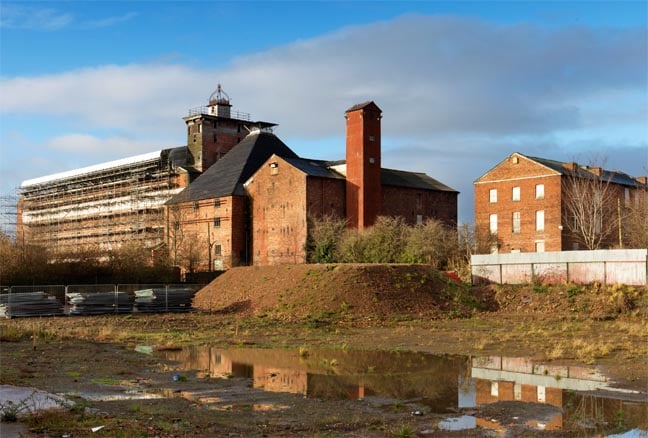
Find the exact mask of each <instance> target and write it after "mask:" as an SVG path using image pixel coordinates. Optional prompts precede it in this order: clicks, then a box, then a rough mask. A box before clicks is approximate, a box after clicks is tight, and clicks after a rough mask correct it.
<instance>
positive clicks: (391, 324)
mask: <svg viewBox="0 0 648 438" xmlns="http://www.w3.org/2000/svg"><path fill="white" fill-rule="evenodd" d="M295 269H296V268H293V267H291V268H289V269H287V271H291V270H292V271H293V272H292V274H291V275H292V276H293V277H291V280H290V281H288V280H285V278H284V281H283V282H282V281H281V279H276V278H274V277H272V276H271V275H272V274H270V272H265V273H259V272H254V271H253V270H248V273H247V274H250V273H252V274H253V275H248V276H249V277H253V278H255V281H254V282H252V283H253V284H254V285H255V286H248V287H245V286H242V285H241V284H242V281H243V280H242V279H241V278H243V277H245V275H244V273H243V272H241V271H239V272H234V273H233V274H232V277H231V278H230V279H229V280H228V279H227V278H226V277H225V276H221V277H220V278H219V279H217V280H216V281H215V282H214V283H212V285H210V286H209V287H208V288H207V289H205V290H204V291H201V292H200V293H199V295H198V296H197V302H196V305H197V307H199V308H201V309H202V310H199V311H195V312H191V313H187V314H148V315H143V314H129V315H98V316H92V317H90V316H88V317H51V318H21V319H13V320H2V321H0V329H1V332H0V341H1V342H0V354H1V355H0V359H1V367H0V384H5V385H17V386H28V387H34V388H38V389H42V390H46V391H49V392H52V393H56V394H62V395H64V396H65V397H66V398H68V399H69V400H71V401H73V402H76V405H72V404H70V405H69V406H67V407H66V408H65V409H62V410H59V411H57V412H55V413H47V412H46V413H40V414H37V415H32V416H23V418H22V419H21V421H22V422H23V424H25V425H26V427H27V429H28V432H26V435H25V436H71V437H78V436H111V437H113V436H160V437H162V436H164V437H171V436H177V437H180V436H183V437H193V436H369V437H371V436H417V435H420V436H424V435H432V436H491V435H492V432H491V431H489V430H488V429H481V428H478V429H474V430H469V431H466V430H464V431H459V432H450V431H440V430H438V428H437V426H438V423H439V421H441V420H442V419H443V418H445V417H447V415H440V414H433V413H430V412H426V411H425V409H424V408H423V407H421V406H418V405H417V404H416V402H415V401H412V402H411V403H407V402H405V403H403V402H398V403H389V402H387V403H377V402H375V401H372V402H369V401H358V400H348V401H326V400H316V399H308V398H304V397H303V396H300V395H296V394H288V393H266V392H262V391H260V390H255V389H254V388H251V381H250V379H248V378H238V377H233V378H229V379H217V378H209V377H207V378H206V377H204V376H200V375H198V374H196V373H195V372H192V371H182V374H181V375H180V377H179V378H178V376H179V372H178V369H179V368H178V364H177V363H174V362H171V361H167V360H164V359H162V357H161V353H160V352H158V351H164V350H174V349H178V348H181V347H183V346H188V345H201V344H204V345H206V344H209V345H214V346H218V347H223V348H232V347H237V348H246V347H251V346H254V347H260V348H271V347H272V348H275V347H280V348H287V349H299V348H301V349H313V348H330V349H370V350H386V351H419V352H429V353H439V354H465V355H476V356H487V355H495V354H497V355H507V356H515V357H521V356H525V357H531V358H535V359H538V360H543V361H548V362H553V363H567V364H569V363H586V364H596V365H599V366H600V367H601V368H602V369H603V370H604V372H605V373H606V374H607V375H608V376H609V377H611V378H612V379H613V380H615V381H618V382H620V385H621V386H622V387H628V388H637V387H640V388H644V389H646V386H647V385H648V366H647V362H646V360H647V358H648V342H647V340H648V339H647V333H648V323H647V322H646V318H645V316H646V308H648V305H647V302H646V292H645V290H635V289H628V288H620V287H617V288H614V289H612V288H607V289H605V288H601V287H594V288H581V287H575V286H570V285H564V286H561V287H555V288H554V287H546V286H528V287H526V288H482V289H479V290H475V289H471V288H469V287H467V286H465V285H457V284H456V283H455V282H454V280H452V279H449V278H448V277H446V276H443V275H440V274H438V273H436V274H433V273H431V272H420V271H418V270H415V271H411V270H410V271H408V272H409V273H408V272H406V271H400V270H398V269H399V268H396V270H394V268H389V270H388V271H387V273H382V274H376V273H375V272H373V271H371V269H373V268H363V269H364V272H365V273H367V272H368V273H369V274H367V275H365V274H358V273H357V272H355V273H348V272H345V275H344V277H345V278H348V277H349V276H350V275H351V276H353V277H352V279H353V281H351V282H350V283H349V285H348V286H344V285H341V282H342V281H343V280H341V279H340V278H339V277H336V279H335V282H337V284H336V283H328V282H325V281H324V278H325V277H326V276H327V275H328V274H329V273H335V274H336V275H337V274H339V268H326V267H325V268H324V271H318V272H319V273H318V272H314V271H313V270H312V269H311V270H308V271H303V272H301V273H300V274H299V275H297V278H296V279H295V278H294V276H295V275H296V274H295V273H294V270H295ZM299 269H301V268H299ZM318 269H319V268H318ZM345 269H346V268H345ZM233 271H236V270H233ZM336 271H338V272H337V273H336ZM307 272H309V273H307ZM285 275H288V274H285ZM381 275H382V277H380V276H381ZM376 277H380V278H382V280H381V281H380V282H379V283H376V282H375V281H376V280H375V278H376ZM275 281H276V282H278V283H277V284H280V285H281V286H278V285H277V284H273V285H272V286H269V283H272V282H275ZM309 281H314V282H315V283H316V285H317V287H315V286H313V284H311V283H309ZM228 282H229V283H228ZM425 283H429V284H432V285H434V287H433V288H428V289H413V288H414V284H417V285H424V284H425ZM345 284H346V283H345ZM361 284H366V285H367V287H365V288H362V292H361V293H362V294H366V295H365V298H364V299H358V298H356V297H355V296H353V295H352V290H353V288H354V287H356V288H357V287H358V285H361ZM264 285H265V286H264ZM397 285H398V286H397ZM279 287H280V289H277V288H279ZM417 287H418V286H417ZM317 289H321V291H320V292H318V293H316V295H313V296H316V297H317V298H313V299H312V302H313V303H314V304H313V305H312V306H310V307H309V305H308V303H309V300H308V294H310V293H311V292H308V293H306V291H312V290H314V291H317ZM347 289H348V290H347ZM270 290H275V291H276V292H275V293H274V294H272V293H270V292H269V291H270ZM297 290H302V291H304V293H301V294H299V296H297V297H295V295H296V292H295V291H297ZM327 290H328V291H331V290H335V291H337V292H336V293H335V294H329V295H326V294H323V293H322V291H327ZM225 291H229V292H228V293H226V292H225ZM343 291H344V292H343ZM399 291H400V293H398V292H399ZM422 294H427V296H426V297H423V298H422V297H421V295H422ZM405 295H409V297H406V298H408V299H404V298H403V296H405ZM272 296H274V297H275V298H273V299H271V298H268V297H272ZM279 296H281V297H279ZM291 296H292V297H293V298H292V299H291V298H290V297H291ZM413 297H414V299H412V298H413ZM201 301H202V302H201ZM408 302H410V303H409V304H408ZM412 302H413V303H412ZM315 303H317V304H315ZM137 346H149V347H151V349H152V350H153V351H152V353H151V354H146V352H145V353H142V352H138V351H136V349H139V350H140V351H145V350H142V348H141V347H140V348H137ZM174 375H175V376H176V378H175V379H174ZM197 392H200V393H201V394H203V395H204V394H217V396H216V395H214V397H217V398H218V399H219V400H218V403H217V404H216V405H214V404H212V403H209V402H205V400H208V399H209V397H200V399H201V400H202V401H198V397H191V394H196V393H197ZM124 393H129V394H131V397H130V398H129V399H125V400H123V399H122V400H120V398H123V394H124ZM111 394H112V395H114V397H112V398H113V399H112V400H109V398H110V397H108V396H109V395H111ZM93 395H94V396H93ZM187 395H189V396H187ZM80 396H83V397H80ZM144 397H160V398H144ZM214 401H215V400H214ZM215 406H221V407H222V406H231V408H226V409H223V408H217V407H215ZM237 406H240V408H239V407H237ZM255 406H256V407H255ZM268 406H270V408H264V407H268ZM489 409H490V410H491V411H492V412H485V413H484V415H489V416H490V417H492V419H493V420H495V421H497V420H498V415H499V416H500V417H501V418H500V419H501V421H506V418H507V417H506V412H505V411H506V410H502V411H501V412H500V413H499V414H498V413H497V412H498V411H497V410H496V409H493V406H491V407H490V408H489ZM417 411H419V412H420V413H422V414H423V415H414V414H413V413H416V412H417ZM473 411H474V410H473ZM472 413H474V412H472ZM456 414H457V415H459V414H461V412H456ZM522 419H523V418H522ZM509 421H510V419H509ZM99 426H104V427H103V428H102V429H100V430H98V431H97V432H92V428H93V427H99ZM642 427H643V428H648V425H646V424H644V425H643V426H642ZM510 432H511V433H512V434H513V436H516V435H518V436H527V435H528V434H529V430H527V429H525V428H524V427H523V425H521V426H519V427H518V426H515V427H512V428H510ZM23 433H25V432H24V429H23ZM538 433H540V432H537V431H534V432H533V434H534V435H535V434H538ZM543 434H544V435H547V436H571V435H572V434H573V432H565V431H563V432H561V431H545V432H543ZM3 438H4V437H3Z"/></svg>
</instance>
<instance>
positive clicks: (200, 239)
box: [167, 196, 249, 272]
mask: <svg viewBox="0 0 648 438" xmlns="http://www.w3.org/2000/svg"><path fill="white" fill-rule="evenodd" d="M247 203H248V200H247V198H246V197H244V196H228V197H221V198H210V199H203V200H200V201H190V202H183V203H178V204H175V205H172V206H169V207H168V208H167V228H168V233H167V245H168V247H169V251H170V254H171V258H172V262H173V264H174V265H183V266H189V268H188V269H189V270H190V271H194V272H198V271H211V270H220V269H228V268H231V267H234V266H239V265H241V264H243V265H244V264H246V257H247V254H248V249H247V246H246V244H247V241H248V240H249V239H248V238H247V237H246V233H247V229H246V225H247V223H248V220H247V217H248V213H247Z"/></svg>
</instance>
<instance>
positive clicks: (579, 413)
mask: <svg viewBox="0 0 648 438" xmlns="http://www.w3.org/2000/svg"><path fill="white" fill-rule="evenodd" d="M472 377H473V380H474V382H475V390H476V397H475V401H476V404H477V405H484V404H488V403H494V402H498V401H520V402H527V403H543V404H548V405H553V406H556V407H558V408H560V409H562V410H563V414H557V415H555V416H554V417H552V418H551V420H550V421H548V422H545V423H542V424H536V425H534V426H536V427H538V428H542V429H547V430H556V429H563V428H564V426H565V424H564V422H568V421H574V420H577V419H584V418H591V419H595V420H599V421H601V422H608V423H612V422H613V421H618V416H619V415H627V416H629V417H636V418H637V419H640V418H648V416H646V414H648V412H646V411H647V410H648V404H646V403H645V400H633V399H634V398H636V397H633V395H636V392H634V391H621V390H618V389H614V390H612V388H609V385H608V383H607V379H606V377H605V376H603V375H602V374H600V373H599V372H598V371H597V370H596V369H595V368H588V367H582V366H565V365H547V364H538V363H535V362H533V361H531V360H530V359H527V358H517V357H500V356H491V357H485V358H475V359H473V360H472ZM605 389H608V390H610V392H609V393H608V394H606V395H608V396H607V397H605V396H601V395H600V391H601V390H605ZM594 391H599V392H598V393H597V395H596V396H594V395H591V394H593V392H594ZM613 391H616V392H613ZM588 393H589V394H588ZM613 397H614V398H613ZM625 398H627V400H624V399H625ZM637 421H639V422H640V423H641V422H643V423H644V427H645V423H646V420H643V421H641V420H637ZM477 425H479V426H481V427H488V428H492V427H493V424H492V423H491V422H490V421H489V420H485V419H479V418H478V419H477Z"/></svg>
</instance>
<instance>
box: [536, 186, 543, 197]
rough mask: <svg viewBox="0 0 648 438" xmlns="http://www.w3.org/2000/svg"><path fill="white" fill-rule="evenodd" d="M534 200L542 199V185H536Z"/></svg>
mask: <svg viewBox="0 0 648 438" xmlns="http://www.w3.org/2000/svg"><path fill="white" fill-rule="evenodd" d="M535 192H536V199H544V184H536V186H535Z"/></svg>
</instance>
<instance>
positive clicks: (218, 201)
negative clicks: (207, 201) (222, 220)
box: [214, 199, 221, 208]
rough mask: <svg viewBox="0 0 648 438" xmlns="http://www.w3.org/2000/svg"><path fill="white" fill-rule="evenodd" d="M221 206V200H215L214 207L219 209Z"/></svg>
mask: <svg viewBox="0 0 648 438" xmlns="http://www.w3.org/2000/svg"><path fill="white" fill-rule="evenodd" d="M220 206H221V200H220V199H214V207H215V208H219V207H220Z"/></svg>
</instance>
